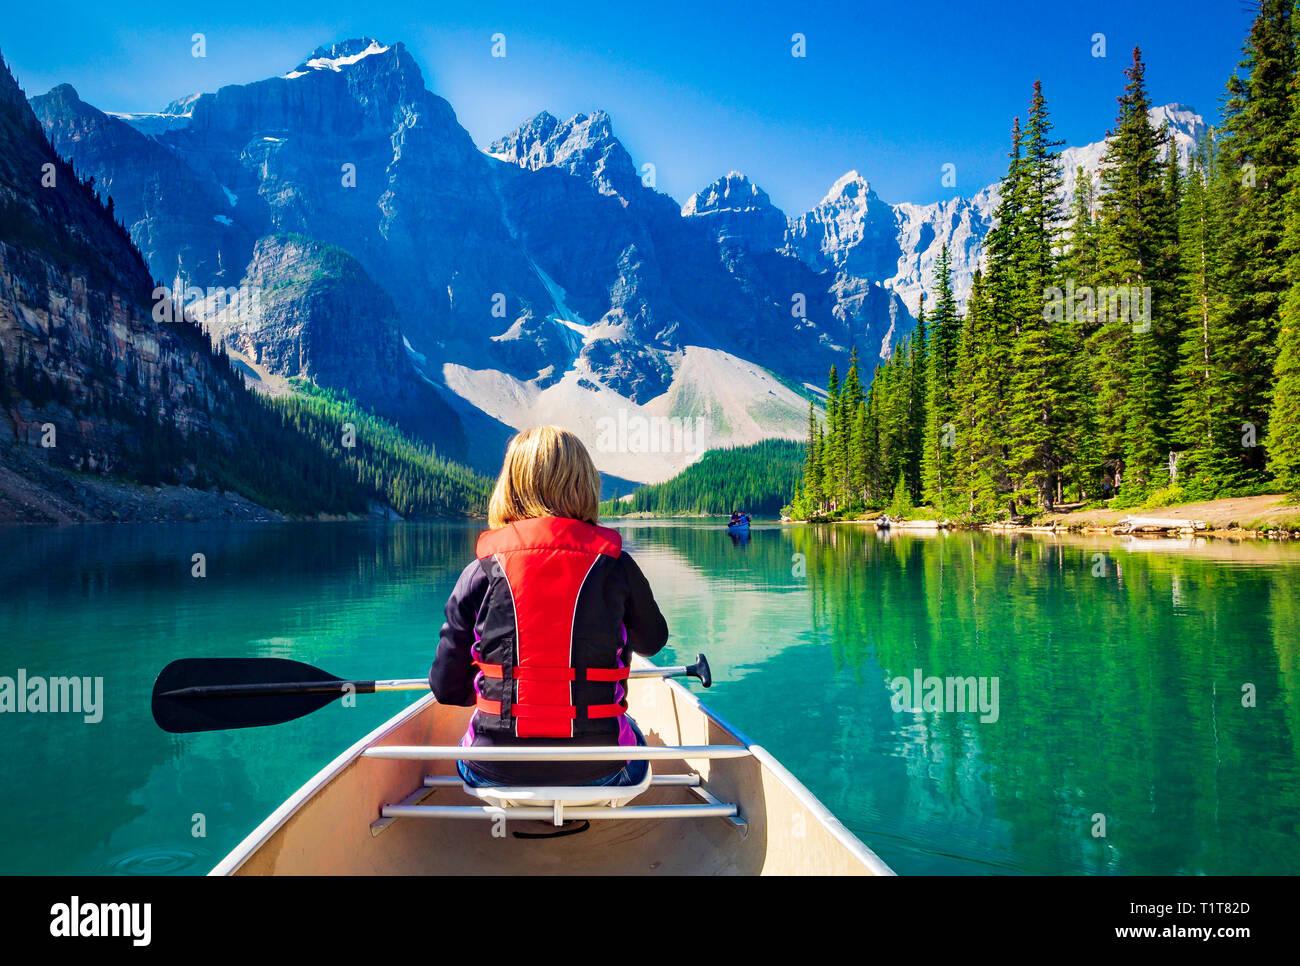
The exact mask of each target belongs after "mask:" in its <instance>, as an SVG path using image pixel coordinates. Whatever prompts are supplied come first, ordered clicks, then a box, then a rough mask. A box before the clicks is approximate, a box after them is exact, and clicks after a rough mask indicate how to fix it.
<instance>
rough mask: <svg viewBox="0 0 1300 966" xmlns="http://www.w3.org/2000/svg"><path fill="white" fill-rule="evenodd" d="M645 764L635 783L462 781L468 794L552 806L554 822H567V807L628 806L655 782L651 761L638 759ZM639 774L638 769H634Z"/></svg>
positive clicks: (501, 803)
mask: <svg viewBox="0 0 1300 966" xmlns="http://www.w3.org/2000/svg"><path fill="white" fill-rule="evenodd" d="M635 764H636V765H644V767H642V768H640V769H639V772H640V780H639V781H638V782H637V783H636V784H633V785H535V786H525V785H479V784H477V783H472V782H462V783H461V788H463V789H464V791H465V794H467V795H472V796H474V797H475V798H481V799H482V800H483V801H485V802H487V803H488V804H489V805H496V806H498V807H500V808H512V807H529V808H549V809H551V822H552V824H554V825H563V824H564V809H565V808H566V807H570V808H587V807H602V806H603V807H606V808H617V807H618V806H620V805H626V804H627V803H628V802H630V801H632V800H633V799H634V798H637V797H638V796H640V795H643V794H645V791H646V789H648V788H649V787H650V785H651V784H652V783H653V776H652V775H651V774H650V771H651V769H650V762H648V761H646V762H636V763H635ZM634 774H635V772H634Z"/></svg>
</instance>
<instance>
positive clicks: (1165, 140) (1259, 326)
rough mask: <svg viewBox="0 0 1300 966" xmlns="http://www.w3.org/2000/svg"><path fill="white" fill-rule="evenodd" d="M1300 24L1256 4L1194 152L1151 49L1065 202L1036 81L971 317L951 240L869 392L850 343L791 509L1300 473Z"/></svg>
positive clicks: (1130, 74)
mask: <svg viewBox="0 0 1300 966" xmlns="http://www.w3.org/2000/svg"><path fill="white" fill-rule="evenodd" d="M1298 28H1300V19H1298V18H1296V17H1294V16H1293V11H1292V8H1291V3H1290V2H1289V0H1265V2H1263V3H1262V4H1261V7H1260V11H1259V15H1258V17H1257V18H1256V20H1255V23H1254V26H1253V28H1252V30H1251V33H1250V37H1249V38H1248V41H1247V44H1246V48H1245V57H1244V59H1243V61H1242V63H1241V69H1240V71H1239V72H1237V73H1234V74H1233V76H1232V77H1231V78H1230V80H1229V83H1228V98H1227V101H1226V103H1225V109H1224V121H1223V125H1222V127H1221V128H1220V129H1218V130H1214V131H1211V132H1210V133H1209V135H1208V136H1207V137H1206V138H1205V139H1204V140H1203V143H1201V144H1200V145H1199V146H1198V148H1197V150H1196V152H1195V154H1194V157H1193V158H1192V162H1191V165H1190V167H1189V169H1188V170H1186V171H1184V170H1182V169H1181V168H1180V166H1179V164H1178V162H1177V155H1176V152H1175V151H1174V145H1173V138H1172V136H1171V135H1170V133H1169V132H1168V130H1166V129H1164V128H1162V129H1155V128H1153V127H1152V126H1151V123H1150V120H1149V117H1148V111H1149V109H1150V107H1151V104H1150V101H1149V99H1148V96H1147V92H1146V84H1145V79H1144V73H1145V67H1144V64H1143V62H1142V57H1141V52H1140V50H1137V49H1135V50H1134V51H1133V61H1132V64H1131V65H1130V66H1129V68H1128V69H1127V71H1126V72H1125V73H1126V77H1127V85H1126V86H1125V88H1124V92H1123V94H1122V96H1120V98H1119V113H1118V117H1117V119H1116V123H1115V127H1114V129H1113V130H1112V131H1111V132H1110V142H1109V147H1108V149H1107V153H1106V157H1105V159H1104V160H1103V164H1102V168H1101V172H1100V176H1099V177H1098V178H1097V179H1095V180H1094V179H1092V178H1090V177H1088V175H1087V174H1086V173H1085V172H1084V171H1083V169H1082V168H1080V169H1079V172H1078V179H1077V184H1076V188H1075V191H1074V195H1073V197H1072V198H1070V199H1064V200H1063V199H1062V198H1061V185H1062V181H1063V175H1062V171H1061V161H1060V152H1059V147H1060V144H1061V142H1059V141H1057V140H1055V139H1054V138H1053V137H1052V122H1051V119H1050V115H1049V112H1048V109H1047V102H1046V99H1045V98H1044V96H1043V92H1042V89H1041V86H1040V85H1039V84H1037V83H1035V85H1034V90H1033V96H1032V99H1031V100H1030V104H1029V110H1028V113H1027V115H1026V122H1025V124H1024V125H1023V126H1022V125H1021V124H1020V122H1019V119H1017V120H1016V122H1015V124H1014V125H1013V127H1012V137H1011V151H1010V155H1009V165H1008V169H1007V174H1006V176H1005V177H1004V178H1003V179H1002V182H1001V200H1000V203H999V205H998V208H997V211H996V220H997V223H996V226H995V227H994V228H993V230H992V231H990V233H989V235H988V237H987V239H986V242H985V253H984V264H983V265H982V267H981V270H980V271H979V272H978V273H977V274H976V276H975V279H974V282H973V285H972V290H971V294H970V298H969V301H968V304H967V307H966V312H965V314H964V315H959V313H958V312H957V309H956V304H955V301H954V298H953V292H952V287H951V277H950V276H951V271H950V260H949V253H948V251H947V250H946V249H945V250H944V251H943V253H942V255H941V257H940V259H939V263H938V265H937V266H936V276H937V278H936V289H937V290H936V292H935V293H934V295H935V298H934V301H933V307H932V308H930V309H929V311H928V312H927V311H926V306H927V304H928V303H927V301H926V300H924V299H923V301H922V303H921V307H920V309H919V311H918V322H917V326H916V329H915V331H914V332H913V333H912V335H911V336H910V338H909V339H908V340H906V341H904V342H903V343H902V344H901V345H900V346H899V347H898V349H897V350H896V351H895V352H894V353H893V355H892V356H891V358H890V359H889V360H888V361H886V362H885V363H883V364H882V365H880V366H878V367H877V368H876V370H875V373H874V376H873V378H872V380H871V383H870V389H869V390H867V391H864V390H863V387H862V382H861V375H860V373H859V369H858V359H857V353H856V351H855V352H854V354H853V356H852V359H851V361H850V367H849V371H848V374H847V376H846V377H845V378H844V379H843V381H842V382H841V381H840V378H839V375H838V373H837V372H836V370H835V369H834V368H832V369H831V373H830V380H829V383H828V386H827V399H826V412H825V419H824V421H822V420H819V419H818V417H817V414H816V412H815V411H813V410H812V409H811V408H810V412H809V443H808V452H807V458H806V462H805V467H804V474H803V478H802V480H801V482H800V484H799V486H798V488H797V490H796V491H795V499H794V501H793V504H792V507H791V509H792V512H793V513H794V515H796V516H799V517H805V518H806V517H808V516H816V515H819V514H828V513H838V512H845V511H850V510H854V509H858V508H879V507H884V506H887V505H891V501H892V505H901V506H905V507H906V506H910V505H912V504H915V503H923V504H927V505H929V506H932V507H933V508H935V510H936V511H937V512H938V513H941V514H943V515H947V516H950V517H953V518H956V519H966V520H970V521H982V520H990V519H994V518H998V517H1016V516H1021V515H1025V514H1030V513H1032V512H1034V511H1035V510H1040V509H1052V508H1055V507H1058V506H1060V505H1061V504H1063V503H1082V502H1088V501H1093V500H1097V499H1100V498H1105V497H1111V496H1115V497H1116V505H1119V506H1132V505H1137V504H1139V503H1141V502H1144V501H1148V500H1159V501H1169V502H1176V501H1179V500H1193V499H1213V498H1217V497H1222V496H1228V495H1241V494H1244V493H1251V492H1266V491H1269V490H1271V489H1280V490H1287V491H1294V490H1300V163H1298V162H1300V73H1298V67H1300V54H1298V53H1297V51H1298V50H1300V42H1298V37H1297V30H1298Z"/></svg>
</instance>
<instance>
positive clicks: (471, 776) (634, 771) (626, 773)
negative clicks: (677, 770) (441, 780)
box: [456, 718, 650, 787]
mask: <svg viewBox="0 0 1300 966" xmlns="http://www.w3.org/2000/svg"><path fill="white" fill-rule="evenodd" d="M627 723H628V725H629V726H630V727H631V728H632V734H634V735H636V743H637V744H638V745H644V744H645V735H643V734H641V729H640V728H638V727H637V726H636V722H635V721H633V720H632V719H631V718H628V719H627ZM649 767H650V762H648V761H645V760H644V759H642V760H640V761H630V762H628V763H627V764H626V765H624V766H623V767H622V768H620V769H619V770H618V771H616V772H614V774H612V775H610V776H609V777H608V778H602V779H600V780H599V781H594V782H582V783H581V785H582V786H584V787H585V786H597V785H637V784H639V783H640V782H641V779H643V778H645V773H646V769H647V768H649ZM456 771H457V772H459V773H460V778H461V781H463V782H465V784H467V785H475V786H479V787H484V786H486V787H491V786H493V785H503V784H505V783H504V782H494V781H491V780H490V779H487V778H484V777H483V776H482V775H480V774H479V773H478V772H476V771H474V769H472V768H470V766H469V764H468V763H466V762H463V761H457V762H456Z"/></svg>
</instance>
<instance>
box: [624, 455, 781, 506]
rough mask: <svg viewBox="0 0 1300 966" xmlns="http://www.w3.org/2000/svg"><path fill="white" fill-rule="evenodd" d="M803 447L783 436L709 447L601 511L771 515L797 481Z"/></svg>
mask: <svg viewBox="0 0 1300 966" xmlns="http://www.w3.org/2000/svg"><path fill="white" fill-rule="evenodd" d="M803 459H804V447H803V446H802V445H801V444H800V443H796V442H793V441H791V440H785V439H769V440H764V441H763V442H761V443H755V444H754V445H752V446H741V447H737V448H735V449H714V450H709V451H708V452H707V453H705V454H704V455H703V456H701V457H700V459H699V460H698V461H697V462H695V463H692V464H691V465H690V466H688V467H687V468H686V469H685V470H683V471H682V472H681V473H679V474H677V476H675V477H673V478H672V479H671V480H667V481H665V482H663V483H655V484H652V485H651V486H643V487H641V488H640V489H638V490H636V491H635V492H634V493H633V494H632V496H631V498H630V499H627V500H619V499H614V500H608V501H606V502H605V503H602V504H601V506H600V513H601V516H618V515H620V514H626V513H653V514H657V515H663V516H673V515H676V514H721V513H730V512H731V511H732V510H745V511H747V512H749V513H751V514H754V515H755V516H775V515H776V514H777V512H778V511H779V510H780V508H781V506H782V504H784V503H785V502H786V501H787V500H788V499H789V494H790V492H791V490H792V489H793V488H794V486H795V484H796V483H797V482H798V480H799V474H800V471H801V469H802V465H803Z"/></svg>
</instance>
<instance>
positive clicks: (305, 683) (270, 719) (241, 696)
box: [153, 657, 347, 734]
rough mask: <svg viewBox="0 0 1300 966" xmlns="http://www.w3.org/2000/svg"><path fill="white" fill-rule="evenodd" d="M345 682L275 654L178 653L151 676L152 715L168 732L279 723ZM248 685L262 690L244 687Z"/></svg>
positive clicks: (321, 701)
mask: <svg viewBox="0 0 1300 966" xmlns="http://www.w3.org/2000/svg"><path fill="white" fill-rule="evenodd" d="M345 683H347V682H344V681H343V680H342V679H341V678H336V677H335V676H334V675H332V674H328V673H326V672H325V671H322V670H321V669H320V668H318V667H312V666H311V665H310V664H303V663H301V662H299V661H288V660H285V659H283V658H278V657H251V658H243V657H190V658H184V659H182V660H179V661H172V663H171V664H168V665H167V666H166V667H165V668H163V669H162V672H161V673H160V674H159V675H158V680H157V681H155V682H154V685H153V720H154V721H156V722H157V723H158V727H159V728H162V729H163V731H170V732H172V733H173V734H187V733H189V732H194V731H224V730H226V729H229V728H257V727H261V726H263V725H273V724H280V723H281V722H284V721H292V720H293V719H294V718H301V717H302V716H303V715H305V714H311V713H312V712H313V711H316V710H318V709H320V708H323V707H325V705H327V704H329V703H330V702H331V701H334V700H335V699H336V698H338V697H339V695H341V694H343V693H344V692H345V690H346V689H345V688H344V684H345ZM254 689H255V690H256V691H258V692H265V693H253V694H250V693H248V692H249V691H250V690H254Z"/></svg>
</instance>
